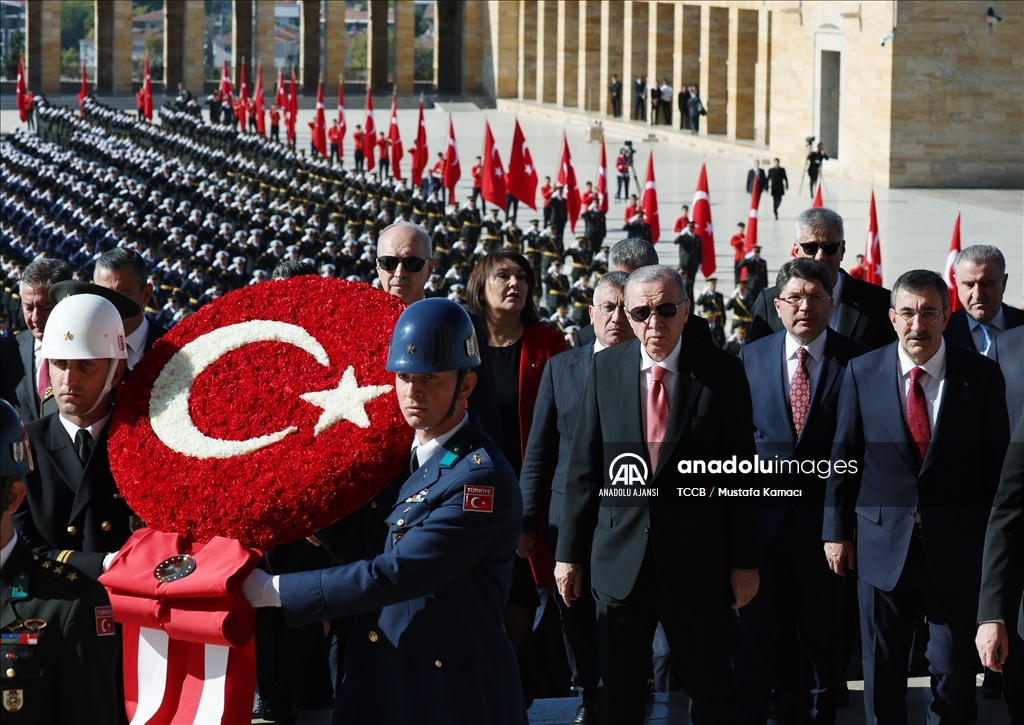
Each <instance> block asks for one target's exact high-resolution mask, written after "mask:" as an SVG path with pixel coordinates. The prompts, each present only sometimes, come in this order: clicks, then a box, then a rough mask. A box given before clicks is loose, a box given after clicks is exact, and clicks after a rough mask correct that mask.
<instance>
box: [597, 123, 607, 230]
mask: <svg viewBox="0 0 1024 725" xmlns="http://www.w3.org/2000/svg"><path fill="white" fill-rule="evenodd" d="M597 208H598V211H601V212H604V213H605V214H607V213H608V157H607V156H606V154H605V150H604V136H602V137H601V163H599V164H598V166H597Z"/></svg>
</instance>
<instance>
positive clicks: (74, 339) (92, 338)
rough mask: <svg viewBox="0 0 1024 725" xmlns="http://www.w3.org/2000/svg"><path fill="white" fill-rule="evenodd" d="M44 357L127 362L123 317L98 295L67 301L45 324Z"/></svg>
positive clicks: (62, 302)
mask: <svg viewBox="0 0 1024 725" xmlns="http://www.w3.org/2000/svg"><path fill="white" fill-rule="evenodd" d="M41 354H42V356H43V357H45V358H47V359H48V360H91V359H102V358H108V359H110V358H112V359H115V360H127V359H128V348H127V346H126V345H125V341H124V323H123V322H122V321H121V314H120V313H119V312H118V311H117V308H116V307H114V305H113V303H111V302H110V301H108V300H106V299H104V298H103V297H101V296H99V295H94V294H79V295H72V296H70V297H65V298H64V299H63V300H61V301H60V302H58V303H57V304H56V305H55V306H54V308H53V311H52V312H51V313H50V317H49V319H47V321H46V333H45V334H44V335H43V345H42V351H41Z"/></svg>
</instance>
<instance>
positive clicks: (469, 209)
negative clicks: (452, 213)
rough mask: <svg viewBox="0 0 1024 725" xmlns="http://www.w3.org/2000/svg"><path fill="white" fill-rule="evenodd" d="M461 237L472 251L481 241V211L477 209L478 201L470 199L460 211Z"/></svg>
mask: <svg viewBox="0 0 1024 725" xmlns="http://www.w3.org/2000/svg"><path fill="white" fill-rule="evenodd" d="M459 223H460V225H461V235H462V238H463V239H464V240H466V244H467V245H469V247H470V249H472V248H473V247H475V246H476V244H477V242H478V241H480V210H479V209H477V208H476V200H475V199H473V197H470V198H469V200H468V201H467V202H466V205H465V206H463V207H462V209H461V210H460V211H459Z"/></svg>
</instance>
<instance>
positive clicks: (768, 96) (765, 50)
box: [754, 10, 772, 146]
mask: <svg viewBox="0 0 1024 725" xmlns="http://www.w3.org/2000/svg"><path fill="white" fill-rule="evenodd" d="M771 102H772V12H771V10H761V11H759V12H758V17H757V72H756V78H755V81H754V140H755V141H757V142H758V143H761V144H764V145H765V146H767V145H768V144H770V143H771V140H772V138H771V110H772V108H771Z"/></svg>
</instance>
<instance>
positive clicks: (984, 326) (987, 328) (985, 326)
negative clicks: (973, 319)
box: [978, 322, 992, 355]
mask: <svg viewBox="0 0 1024 725" xmlns="http://www.w3.org/2000/svg"><path fill="white" fill-rule="evenodd" d="M978 327H979V328H981V336H982V337H983V338H984V342H983V345H982V349H981V350H979V352H980V353H981V354H982V355H988V349H989V348H990V347H992V326H991V325H990V324H989V323H987V322H982V323H981V324H979V325H978Z"/></svg>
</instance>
